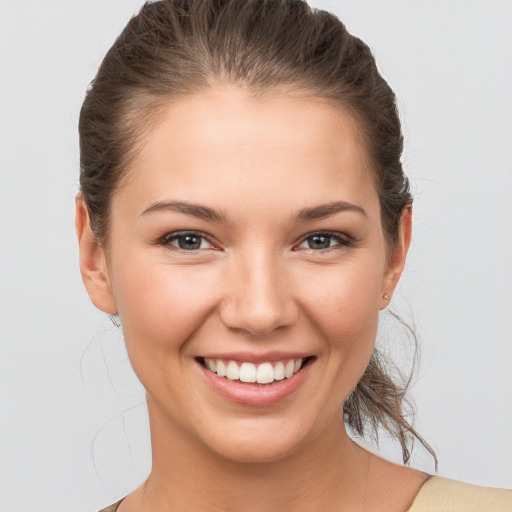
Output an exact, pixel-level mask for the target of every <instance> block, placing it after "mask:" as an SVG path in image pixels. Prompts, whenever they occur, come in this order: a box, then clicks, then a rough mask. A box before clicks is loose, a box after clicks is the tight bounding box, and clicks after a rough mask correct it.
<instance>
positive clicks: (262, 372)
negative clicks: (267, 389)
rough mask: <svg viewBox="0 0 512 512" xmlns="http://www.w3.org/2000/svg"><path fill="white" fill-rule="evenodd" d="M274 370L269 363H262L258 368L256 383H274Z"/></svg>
mask: <svg viewBox="0 0 512 512" xmlns="http://www.w3.org/2000/svg"><path fill="white" fill-rule="evenodd" d="M274 379H275V376H274V368H272V365H271V364H270V363H263V364H260V365H259V366H258V374H257V375H256V382H258V383H259V384H270V383H271V382H274Z"/></svg>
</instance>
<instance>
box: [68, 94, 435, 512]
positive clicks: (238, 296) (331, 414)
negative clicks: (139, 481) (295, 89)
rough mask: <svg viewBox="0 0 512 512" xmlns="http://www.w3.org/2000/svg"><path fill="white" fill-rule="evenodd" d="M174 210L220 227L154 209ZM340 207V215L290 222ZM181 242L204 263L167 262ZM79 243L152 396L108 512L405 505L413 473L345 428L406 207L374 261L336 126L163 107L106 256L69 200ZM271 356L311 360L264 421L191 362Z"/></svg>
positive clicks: (344, 129) (304, 111) (308, 116)
mask: <svg viewBox="0 0 512 512" xmlns="http://www.w3.org/2000/svg"><path fill="white" fill-rule="evenodd" d="M169 202H179V203H181V204H182V203H185V202H186V203H193V204H197V205H201V206H204V207H207V208H210V209H214V210H215V211H217V212H219V213H220V214H221V215H222V217H224V218H223V219H207V218H199V217H198V216H197V215H193V214H191V212H190V211H188V213H187V212H183V211H177V210H176V208H166V207H162V204H163V203H169ZM339 202H344V203H346V204H349V205H351V206H350V208H349V209H346V208H345V209H343V210H341V211H336V212H331V214H330V215H323V216H321V217H319V218H304V217H305V216H304V215H303V216H302V217H300V216H299V217H300V218H297V217H298V213H300V212H301V211H302V212H304V211H305V209H312V208H315V207H317V206H319V205H325V204H332V203H339ZM180 209H181V210H183V208H180ZM189 210H190V209H189ZM317 213H318V212H317ZM324 213H325V212H324ZM306 217H307V216H306ZM182 231H187V232H191V231H192V232H196V233H198V234H201V235H202V236H204V237H205V238H204V239H200V240H201V245H200V248H199V249H196V250H194V251H190V250H186V249H180V248H179V238H178V239H177V238H174V239H172V238H171V237H170V236H169V234H173V233H176V232H182ZM77 232H78V238H79V243H80V265H81V271H82V276H83V279H84V283H85V285H86V288H87V290H88V292H89V295H90V297H91V300H92V301H93V303H94V304H95V305H96V306H97V307H98V308H100V309H101V310H103V311H105V312H107V313H119V316H120V319H121V322H122V325H123V332H124V336H125V340H126V345H127V349H128V353H129V356H130V360H131V363H132V365H133V368H134V370H135V372H136V373H137V375H138V377H139V379H140V380H141V382H142V383H143V385H144V387H145V388H146V390H147V401H148V409H149V415H150V425H151V438H152V447H153V469H152V472H151V475H150V476H149V478H148V480H147V481H146V482H145V483H144V484H143V485H142V486H141V487H140V488H139V489H137V490H136V491H134V492H133V493H132V494H131V495H130V496H128V498H126V499H125V500H124V501H123V502H122V504H121V506H120V507H119V511H120V512H130V511H131V510H133V511H135V510H137V511H139V512H140V511H144V510H152V511H154V512H155V511H156V512H157V511H160V510H162V511H163V510H171V509H174V510H180V511H197V510H201V511H210V510H211V511H214V510H215V511H219V510H222V511H228V510H233V511H235V510H236V511H244V512H245V511H246V512H252V511H255V512H256V511H267V512H268V511H272V510H281V511H287V510H289V511H292V510H293V511H301V510H304V511H306V510H307V511H312V510H322V511H330V510H337V511H356V510H365V511H371V510H379V511H387V510H389V511H405V510H406V509H407V508H408V506H409V505H410V503H411V502H412V500H413V498H414V496H415V495H416V493H417V492H418V489H419V488H420V486H421V485H422V484H423V482H424V481H425V479H426V478H427V477H426V475H423V474H421V473H418V472H416V471H413V470H411V469H408V468H404V467H401V466H397V465H394V464H391V463H389V462H387V461H384V460H382V459H380V458H378V457H377V456H375V455H373V454H370V453H369V452H367V451H365V450H363V449H362V448H360V447H358V446H357V445H355V444H354V443H353V442H352V441H351V440H350V439H349V437H348V436H347V433H346V431H345V428H344V424H343V418H342V415H341V407H342V404H343V402H344V401H345V399H346V398H347V396H348V395H349V394H350V392H351V391H352V390H353V389H354V387H355V386H356V384H357V382H358V380H359V379H360V377H361V376H362V374H363V372H364V370H365V368H366V366H367V364H368V361H369V359H370V356H371V354H372V351H373V348H374V342H375V338H376V330H377V321H378V312H379V310H381V309H383V308H385V307H386V306H387V304H388V302H389V300H388V299H386V298H385V295H386V294H389V295H391V294H392V293H393V290H394V289H395V286H396V284H397V282H398V280H399V278H400V275H401V272H402V270H403V267H404V263H405V258H406V254H407V250H408V247H409V242H410V235H411V212H410V208H408V209H406V210H404V212H403V214H402V220H401V227H400V238H399V240H398V242H397V244H396V246H394V247H392V248H389V247H387V246H386V242H385V237H384V234H383V231H382V226H381V221H380V206H379V200H378V196H377V192H376V190H375V188H374V183H373V180H372V172H371V167H370V163H369V161H368V158H367V153H366V150H365V147H364V145H363V143H362V142H361V138H360V137H359V135H358V130H357V125H356V123H355V122H354V120H353V119H352V118H351V117H350V116H349V115H348V114H347V113H345V112H344V111H342V110H341V109H339V108H335V107H333V106H332V105H330V104H329V103H327V102H325V101H321V100H318V99H314V98H308V97H304V96H302V97H301V96H299V95H297V94H295V95H293V94H292V93H289V94H283V93H278V92H277V91H276V92H275V94H268V95H266V96H264V97H257V98H256V97H254V96H250V95H248V94H247V92H246V91H244V90H243V89H240V88H237V87H234V86H233V87H231V86H217V87H214V88H212V89H211V90H210V91H208V92H205V93H204V94H201V95H195V96H189V97H186V98H182V99H180V100H179V101H178V102H173V103H172V104H171V103H170V104H169V106H168V108H167V109H166V111H165V112H164V114H163V115H162V116H161V118H160V119H159V122H158V123H156V124H155V125H154V127H153V128H152V129H151V130H150V131H149V132H147V133H146V134H145V135H144V138H143V139H142V145H141V151H140V153H139V155H138V157H137V160H136V161H134V162H133V164H132V166H131V169H130V171H129V173H128V175H127V179H126V180H124V181H123V184H122V186H121V187H120V188H119V189H118V190H117V192H116V193H115V195H114V197H113V199H112V208H111V218H110V234H109V241H108V245H107V247H105V246H104V245H102V244H101V243H100V242H99V241H98V240H96V239H95V237H94V236H93V235H92V233H91V230H90V227H89V223H88V218H87V212H86V209H85V207H84V203H83V199H82V198H81V197H80V196H79V197H78V198H77ZM317 232H329V233H334V235H325V234H324V236H326V238H324V239H322V240H323V241H327V247H326V248H318V247H317V246H313V248H311V247H310V243H311V242H312V238H311V234H312V233H317ZM181 240H182V241H183V239H181ZM322 247H324V246H322ZM274 350H279V351H285V352H300V353H304V354H308V355H311V356H314V360H313V362H312V363H311V364H310V365H309V368H308V371H307V374H306V377H305V379H304V381H303V383H302V384H301V386H300V387H299V388H298V389H297V390H296V391H295V392H294V393H293V394H292V395H290V396H288V397H287V398H286V399H284V400H281V401H279V402H278V403H276V404H273V405H269V406H265V407H251V406H248V405H240V404H235V403H233V402H232V401H230V400H227V399H225V398H223V397H221V396H219V395H218V394H217V393H216V392H215V391H214V390H213V389H212V388H211V386H210V385H209V384H208V382H207V379H205V378H204V375H203V370H202V367H201V365H200V364H199V363H198V360H197V358H198V357H201V356H204V355H205V354H206V355H207V354H209V353H212V352H221V353H229V352H234V351H237V352H238V351H244V352H249V353H251V354H262V353H267V352H268V351H274ZM176 468H179V471H176Z"/></svg>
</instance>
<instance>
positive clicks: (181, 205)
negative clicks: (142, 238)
mask: <svg viewBox="0 0 512 512" xmlns="http://www.w3.org/2000/svg"><path fill="white" fill-rule="evenodd" d="M161 211H172V212H178V213H184V214H186V215H192V216H193V217H197V218H198V219H203V220H209V221H217V222H223V223H227V222H228V218H227V215H226V214H225V213H224V212H223V211H221V210H216V209H215V208H210V207H208V206H204V205H201V204H196V203H188V202H184V201H158V202H156V203H154V204H152V205H151V206H150V207H149V208H147V209H146V210H144V211H143V212H142V215H148V214H150V213H154V212H161ZM346 211H351V212H356V213H359V214H361V215H363V216H364V217H368V215H367V213H366V211H365V210H364V208H362V207H361V206H358V205H356V204H353V203H349V202H347V201H334V202H332V203H326V204H320V205H318V206H313V207H310V208H302V209H301V210H299V211H298V212H297V213H296V214H295V215H294V217H293V218H294V221H295V222H297V223H299V222H304V221H308V220H316V219H324V218H326V217H330V216H332V215H335V214H337V213H340V212H346Z"/></svg>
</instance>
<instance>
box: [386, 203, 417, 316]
mask: <svg viewBox="0 0 512 512" xmlns="http://www.w3.org/2000/svg"><path fill="white" fill-rule="evenodd" d="M411 235H412V204H407V205H406V206H405V207H404V208H403V210H402V214H401V216H400V225H399V229H398V240H397V242H396V244H395V246H394V247H393V248H392V250H391V252H390V254H389V259H388V264H387V267H386V271H385V273H384V276H383V279H382V288H381V292H382V293H381V297H380V300H379V309H384V308H385V307H387V306H388V304H389V301H390V299H391V296H392V295H393V292H394V291H395V288H396V285H397V284H398V281H399V280H400V276H401V275H402V272H403V270H404V266H405V260H406V258H407V253H408V251H409V246H410V245H411Z"/></svg>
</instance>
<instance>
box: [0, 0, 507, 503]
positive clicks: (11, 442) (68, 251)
mask: <svg viewBox="0 0 512 512" xmlns="http://www.w3.org/2000/svg"><path fill="white" fill-rule="evenodd" d="M313 3H314V4H315V5H318V6H321V7H327V8H329V9H330V10H333V11H335V12H336V13H337V14H338V15H339V16H340V18H341V19H342V20H343V21H344V22H345V24H346V25H347V27H348V28H349V30H350V31H351V32H353V33H354V34H356V35H358V36H360V37H361V38H362V39H363V40H365V41H366V42H367V43H368V44H369V45H370V46H371V47H372V48H373V49H374V51H375V54H376V57H377V60H378V63H379V66H380V68H381V70H382V72H383V73H384V75H385V76H386V77H387V79H388V80H389V82H390V83H391V85H392V87H393V88H394V89H395V91H396V93H397V95H398V97H399V101H400V110H401V114H402V118H403V123H404V131H405V135H406V150H405V155H404V162H405V167H406V169H407V172H408V173H409V175H410V176H411V179H412V184H413V190H414V192H415V196H416V200H415V235H414V242H413V245H412V249H411V254H410V260H409V263H408V266H407V270H406V275H405V276H404V279H403V282H402V285H401V289H400V292H399V294H398V295H397V296H396V297H395V299H394V303H395V305H396V306H397V307H398V309H400V310H401V311H402V312H403V313H404V315H405V317H406V318H411V316H412V318H413V319H414V321H415V324H416V328H417V331H418V334H419V336H420V338H421V344H422V351H423V356H422V365H421V367H420V371H419V374H418V377H417V379H416V384H415V386H414V389H413V396H414V398H415V400H416V403H417V406H418V419H417V426H418V428H419V429H420V431H421V433H422V434H423V435H424V436H425V437H426V438H427V439H428V440H429V441H430V442H431V443H432V445H433V446H434V447H435V449H436V451H437V453H438V456H439V460H440V474H442V475H444V476H449V477H453V478H458V479H462V480H466V481H469V482H474V483H479V484H485V485H494V486H502V487H512V434H511V432H512V405H511V396H512V348H511V347H512V343H511V341H512V334H511V333H512V271H511V268H512V264H511V262H512V228H511V226H512V206H511V204H512V203H511V200H510V194H511V191H512V94H511V91H512V68H511V63H512V35H511V31H510V27H512V2H511V1H510V0H492V1H491V0H486V1H483V0H480V1H476V0H449V1H446V0H435V1H434V0H422V1H415V2H411V1H409V0H401V1H399V0H386V1H385V2H383V1H381V0H343V1H323V2H322V1H319V0H318V1H316V2H313ZM140 4H141V2H140V1H139V0H108V1H107V0H87V1H85V0H82V1H78V0H76V1H69V0H60V1H59V0H46V1H41V0H32V1H28V0H3V1H0V177H1V179H0V510H1V511H2V512H45V511H52V512H64V511H66V512H68V511H70V510H74V511H77V512H80V511H83V512H86V511H93V510H97V509H98V508H100V506H104V505H106V504H108V503H110V502H112V501H114V499H115V498H117V497H120V496H121V495H123V494H124V493H126V492H127V491H129V490H130V489H131V488H132V487H134V486H135V485H136V484H137V483H138V482H139V481H140V480H141V479H142V478H143V477H144V474H145V472H147V470H148V468H149V464H150V461H149V451H148V436H147V424H146V420H145V414H144V406H143V405H139V404H142V402H143V393H142V391H141V389H140V387H139V386H138V384H137V383H136V381H135V380H134V379H133V378H132V377H131V375H130V369H129V366H128V364H127V362H126V356H125V354H124V351H123V348H122V340H121V336H120V333H119V330H118V329H116V328H115V327H114V326H113V325H112V324H111V323H110V322H109V320H108V318H105V316H104V315H103V314H101V313H99V312H97V311H95V310H94V309H93V307H92V305H90V303H89V301H88V298H87V296H86V294H85V291H84V290H83V287H82V284H81V280H80V277H79V272H78V265H77V248H76V242H75V235H74V226H73V207H74V205H73V199H74V195H75V193H76V191H77V176H78V151H77V146H78V143H77V129H76V126H77V121H78V112H79V107H80V104H81V101H82V99H83V96H84V91H85V89H86V86H87V84H88V82H89V81H90V80H91V79H92V77H93V75H94V73H95V70H96V68H97V66H98V64H99V62H100V60H101V58H102V56H103V54H104V52H105V51H106V50H107V48H108V47H109V46H110V45H111V43H112V42H113V40H114V38H115V36H116V35H117V34H118V33H119V31H120V30H121V29H122V27H123V26H124V24H125V23H126V21H127V20H128V19H129V17H130V16H131V14H132V13H133V12H134V11H135V10H136V8H137V6H138V5H140ZM384 320H385V322H384V324H385V325H384V329H383V332H384V337H385V338H386V339H387V340H388V341H387V343H391V342H390V341H389V338H393V333H394V332H395V330H396V329H395V327H393V325H392V323H389V322H388V321H387V320H386V318H385V317H384ZM399 346H400V345H399ZM402 347H403V344H402ZM401 350H402V349H401V348H400V349H399V350H398V353H397V354H396V355H397V356H398V357H399V359H406V358H402V357H401V356H402V352H401ZM395 352H397V351H395ZM384 453H385V454H386V455H388V456H390V457H392V458H396V457H397V451H396V448H393V447H391V446H389V444H388V443H386V442H385V443H384ZM414 465H415V466H416V467H419V468H421V469H424V470H425V471H429V472H432V471H433V465H432V463H431V461H430V460H429V459H428V457H427V456H426V454H425V452H423V451H421V450H419V451H418V453H417V455H416V457H415V458H414ZM98 475H100V476H101V481H100V479H99V478H98Z"/></svg>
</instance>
